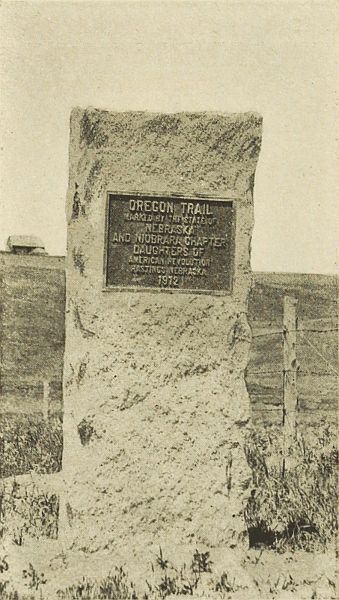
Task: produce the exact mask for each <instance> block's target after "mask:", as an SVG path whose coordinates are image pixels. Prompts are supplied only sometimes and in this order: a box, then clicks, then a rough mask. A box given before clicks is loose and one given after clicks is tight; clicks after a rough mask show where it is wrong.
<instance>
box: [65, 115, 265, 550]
mask: <svg viewBox="0 0 339 600" xmlns="http://www.w3.org/2000/svg"><path fill="white" fill-rule="evenodd" d="M260 142H261V117H260V116H258V115H257V114H252V113H248V114H242V115H233V114H231V115H228V114H211V113H192V114H188V113H182V114H167V115H166V114H149V113H109V112H106V111H98V110H95V109H89V110H81V109H75V110H73V112H72V116H71V139H70V178H69V189H68V201H67V220H68V257H67V276H66V282H67V283H66V285H67V308H66V351H65V372H64V398H65V417H64V424H65V440H64V458H63V470H64V477H65V480H66V482H67V504H66V513H67V526H68V527H69V529H68V535H69V543H70V544H72V545H73V547H74V548H78V549H83V550H84V551H86V552H87V551H89V552H97V551H98V552H99V551H101V552H103V551H105V550H106V551H109V552H115V553H116V555H119V556H121V557H122V558H126V557H127V558H128V557H131V556H135V557H137V556H140V555H141V554H142V553H143V554H145V552H146V551H150V552H151V551H152V552H153V550H154V549H158V548H159V545H161V546H162V547H165V548H166V549H169V548H172V549H173V548H179V547H185V546H186V547H188V546H189V545H194V546H196V545H200V546H201V545H203V546H207V547H222V546H227V547H229V546H232V545H234V544H237V543H238V540H239V539H240V538H241V536H242V534H243V532H244V529H245V527H244V522H243V518H242V510H243V508H244V502H245V501H246V498H247V496H248V493H249V489H248V488H249V469H248V466H247V463H246V460H245V456H244V453H243V449H242V438H243V433H244V430H245V429H246V425H247V423H248V418H249V398H248V394H247V391H246V386H245V382H244V369H245V367H246V365H247V361H248V352H249V346H250V330H249V327H248V324H247V297H248V292H249V289H250V284H251V270H250V242H251V232H252V226H253V198H252V191H253V184H254V174H255V167H256V163H257V159H258V154H259V150H260ZM136 190H137V191H141V192H144V193H152V192H157V193H159V192H166V193H172V192H175V193H179V194H190V195H194V194H195V193H199V194H206V197H209V198H213V197H215V196H217V197H226V198H234V199H236V202H237V214H236V249H235V279H234V287H233V293H232V296H226V295H225V296H213V295H192V294H176V293H173V294H168V293H158V294H155V293H151V292H145V291H138V292H134V293H132V292H126V291H120V292H113V291H110V292H103V291H102V287H103V256H104V230H105V204H106V193H107V191H126V192H129V191H136ZM64 533H65V531H64ZM146 556H147V557H148V554H147V552H146ZM152 556H153V558H154V554H152Z"/></svg>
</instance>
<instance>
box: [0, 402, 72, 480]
mask: <svg viewBox="0 0 339 600" xmlns="http://www.w3.org/2000/svg"><path fill="white" fill-rule="evenodd" d="M62 435H63V434H62V418H61V416H59V415H57V414H56V415H52V416H50V417H49V418H48V420H45V419H43V417H42V415H40V414H35V415H33V414H32V415H28V414H15V413H10V414H2V415H0V478H3V477H8V476H10V475H22V474H24V473H29V472H30V471H36V472H38V473H54V472H56V471H60V469H61V459H62V445H63V444H62Z"/></svg>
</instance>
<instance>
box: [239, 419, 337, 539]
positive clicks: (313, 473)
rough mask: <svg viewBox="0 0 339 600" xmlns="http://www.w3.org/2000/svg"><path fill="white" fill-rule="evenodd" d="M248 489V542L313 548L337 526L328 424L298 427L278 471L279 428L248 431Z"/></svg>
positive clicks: (333, 447)
mask: <svg viewBox="0 0 339 600" xmlns="http://www.w3.org/2000/svg"><path fill="white" fill-rule="evenodd" d="M246 455H247V460H248V463H249V465H250V467H251V469H252V477H253V484H254V490H253V492H252V496H251V498H250V500H249V503H248V506H247V509H246V515H245V516H246V523H247V526H248V530H249V536H250V545H251V546H255V545H260V544H264V545H266V546H269V547H271V548H274V549H276V550H279V551H284V550H291V549H302V550H309V551H312V550H315V549H321V548H325V547H326V546H328V545H329V544H331V543H332V542H333V541H334V539H335V536H336V532H337V530H338V522H337V511H336V508H337V465H338V452H337V448H336V438H335V435H334V433H333V432H332V431H331V429H330V427H328V426H327V427H326V426H325V427H322V428H321V427H318V428H315V429H313V430H312V429H309V430H308V432H307V433H301V432H299V433H298V434H297V437H296V439H295V441H294V442H293V444H292V445H291V447H290V450H289V453H288V456H287V462H286V465H287V469H286V472H285V475H284V476H283V475H282V458H283V437H282V431H281V428H269V429H261V430H255V431H252V432H251V434H250V436H249V437H248V440H247V443H246Z"/></svg>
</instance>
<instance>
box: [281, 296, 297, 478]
mask: <svg viewBox="0 0 339 600" xmlns="http://www.w3.org/2000/svg"><path fill="white" fill-rule="evenodd" d="M297 304H298V300H297V299H296V298H291V297H290V296H285V297H284V317H283V340H284V347H283V355H284V373H283V437H284V457H283V467H282V472H283V475H284V474H285V470H286V467H287V462H288V453H289V449H290V447H291V444H292V442H293V440H294V438H295V431H296V411H297V405H298V394H297V368H298V363H297V326H298V321H297V314H296V313H297V311H296V307H297Z"/></svg>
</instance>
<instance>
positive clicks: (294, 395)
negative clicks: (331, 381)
mask: <svg viewBox="0 0 339 600" xmlns="http://www.w3.org/2000/svg"><path fill="white" fill-rule="evenodd" d="M297 306H298V300H297V299H296V298H293V297H291V296H285V297H284V301H283V325H282V327H277V328H273V329H270V330H269V331H257V332H254V333H253V336H252V337H253V339H256V338H261V337H268V336H269V337H271V336H280V337H281V339H282V346H283V360H282V363H283V364H282V368H274V369H259V370H251V369H248V372H247V375H248V376H251V375H263V376H265V375H280V376H281V377H282V388H283V394H282V403H281V404H280V405H279V406H273V407H270V408H269V409H268V408H267V409H266V410H268V411H280V412H281V413H282V421H281V425H282V427H283V439H284V456H283V464H282V474H283V475H284V473H285V469H286V467H287V457H288V454H289V449H290V447H291V444H292V443H293V440H294V438H295V436H296V427H297V415H298V413H299V403H298V385H297V377H298V376H299V375H309V376H317V377H321V376H326V377H328V376H335V377H338V376H339V372H338V368H337V366H336V365H334V364H332V362H331V361H330V360H328V358H327V357H326V356H325V355H324V353H323V352H322V351H321V350H319V348H317V346H316V345H315V344H314V343H313V342H312V341H311V339H310V334H314V333H316V334H328V333H330V332H333V333H334V332H336V333H338V325H337V324H336V326H333V325H332V323H331V324H330V325H329V326H324V325H323V323H324V321H327V320H330V321H333V320H334V319H333V318H332V319H328V318H326V317H323V318H321V317H320V318H315V319H307V322H306V320H305V322H303V321H301V320H299V319H298V316H297ZM317 323H318V324H319V325H317ZM297 335H300V336H301V338H302V340H303V342H304V343H305V344H306V345H308V346H309V348H310V349H311V351H312V352H313V353H314V354H315V355H316V356H317V358H318V360H319V362H320V363H322V364H323V366H324V368H325V366H326V371H324V370H323V371H320V372H319V371H316V370H313V369H311V368H310V369H308V368H307V367H305V366H304V365H303V366H302V367H301V365H300V363H299V361H298V357H297Z"/></svg>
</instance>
